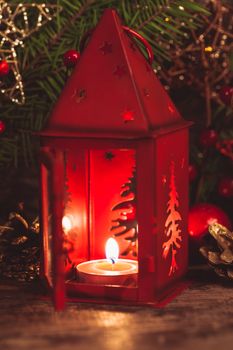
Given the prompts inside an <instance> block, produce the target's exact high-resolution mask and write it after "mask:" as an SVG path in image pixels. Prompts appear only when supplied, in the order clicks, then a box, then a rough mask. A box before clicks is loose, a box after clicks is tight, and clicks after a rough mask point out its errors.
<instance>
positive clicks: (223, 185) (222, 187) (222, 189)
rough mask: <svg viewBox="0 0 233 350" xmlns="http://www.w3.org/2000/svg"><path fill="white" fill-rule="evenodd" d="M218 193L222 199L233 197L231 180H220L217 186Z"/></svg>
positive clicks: (228, 178) (229, 178) (226, 178)
mask: <svg viewBox="0 0 233 350" xmlns="http://www.w3.org/2000/svg"><path fill="white" fill-rule="evenodd" d="M218 193H219V194H220V196H222V197H226V198H230V197H232V196H233V178H232V177H225V178H222V179H221V180H220V182H219V184H218Z"/></svg>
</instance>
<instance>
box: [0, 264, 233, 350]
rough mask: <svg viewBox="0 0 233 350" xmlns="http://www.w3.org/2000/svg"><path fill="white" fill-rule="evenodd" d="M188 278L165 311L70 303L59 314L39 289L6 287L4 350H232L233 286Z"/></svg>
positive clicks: (194, 274) (205, 277) (0, 322)
mask: <svg viewBox="0 0 233 350" xmlns="http://www.w3.org/2000/svg"><path fill="white" fill-rule="evenodd" d="M189 278H191V279H192V284H191V286H190V287H189V288H188V289H187V290H186V291H184V292H183V293H182V294H181V295H179V296H178V297H177V298H176V299H175V300H173V301H172V302H171V303H170V304H169V305H167V306H166V307H165V308H163V309H151V308H147V307H127V306H124V307H122V306H109V305H107V306H106V305H92V304H74V303H70V304H69V305H68V306H67V309H66V310H65V311H64V312H62V313H58V314H56V313H55V312H54V310H53V307H52V305H51V303H50V301H49V300H43V299H42V298H41V297H40V289H38V285H36V284H35V283H32V284H17V283H12V282H11V283H10V282H6V281H5V282H2V284H1V286H0V308H1V318H0V330H1V331H0V345H1V347H0V348H1V349H4V350H13V349H14V350H29V349H30V350H37V349H38V350H42V349H43V350H51V349H57V350H68V349H72V348H73V347H74V348H77V349H79V350H80V349H81V350H92V349H94V350H100V349H101V350H105V349H106V350H107V349H108V350H109V349H111V350H118V349H119V350H121V349H124V350H139V349H143V350H147V349H153V350H157V349H159V350H160V349H166V350H167V349H185V350H186V349H191V350H194V349H195V350H196V349H198V350H200V349H206V350H208V349H211V350H212V349H217V348H220V347H222V348H223V349H224V350H228V349H232V344H233V288H232V287H233V284H232V283H230V282H224V281H222V280H221V279H219V278H217V277H216V276H215V275H214V274H213V272H212V271H209V270H206V269H205V270H203V269H200V270H198V269H195V270H193V271H191V272H190V273H189Z"/></svg>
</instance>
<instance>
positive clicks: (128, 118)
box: [121, 109, 135, 123]
mask: <svg viewBox="0 0 233 350" xmlns="http://www.w3.org/2000/svg"><path fill="white" fill-rule="evenodd" d="M121 116H122V118H123V120H124V122H125V123H128V122H132V121H133V120H134V119H135V116H134V111H132V110H131V109H126V110H125V111H124V112H123V113H122V114H121Z"/></svg>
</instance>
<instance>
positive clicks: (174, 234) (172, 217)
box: [163, 162, 182, 276]
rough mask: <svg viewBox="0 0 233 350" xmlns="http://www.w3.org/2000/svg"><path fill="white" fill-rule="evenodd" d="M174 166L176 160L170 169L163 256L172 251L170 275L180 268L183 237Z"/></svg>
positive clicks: (165, 256)
mask: <svg viewBox="0 0 233 350" xmlns="http://www.w3.org/2000/svg"><path fill="white" fill-rule="evenodd" d="M174 167H175V166H174V162H172V163H171V170H170V171H171V173H170V174H171V175H170V186H169V187H170V192H169V200H168V203H167V213H168V216H167V219H166V222H165V233H166V236H167V237H168V240H167V241H166V242H165V243H164V244H163V258H164V259H166V258H167V257H168V254H169V252H171V265H170V270H169V273H168V275H169V276H171V275H172V274H173V273H174V272H175V271H176V270H177V269H178V265H177V261H176V254H177V251H178V249H179V248H180V247H181V241H182V237H181V235H180V233H181V229H180V227H179V221H181V220H182V219H181V215H180V213H179V211H178V207H179V201H178V193H177V190H176V185H175V175H174Z"/></svg>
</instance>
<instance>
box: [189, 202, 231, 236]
mask: <svg viewBox="0 0 233 350" xmlns="http://www.w3.org/2000/svg"><path fill="white" fill-rule="evenodd" d="M214 222H218V223H219V224H221V225H223V226H226V227H228V228H230V227H231V222H230V219H229V218H228V216H227V215H226V213H225V212H224V211H223V210H222V209H220V208H219V207H217V206H216V205H213V204H209V203H200V204H196V205H194V206H193V207H192V208H191V209H190V211H189V221H188V232H189V234H190V236H191V237H193V238H195V239H200V238H202V237H203V236H204V235H205V234H206V233H207V232H208V226H209V225H211V224H213V223H214Z"/></svg>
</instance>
